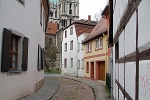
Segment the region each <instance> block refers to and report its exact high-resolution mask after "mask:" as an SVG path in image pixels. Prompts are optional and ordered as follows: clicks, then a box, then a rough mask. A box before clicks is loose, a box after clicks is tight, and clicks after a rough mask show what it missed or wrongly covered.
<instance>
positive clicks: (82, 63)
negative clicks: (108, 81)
mask: <svg viewBox="0 0 150 100" xmlns="http://www.w3.org/2000/svg"><path fill="white" fill-rule="evenodd" d="M83 68H84V60H83V59H82V69H83Z"/></svg>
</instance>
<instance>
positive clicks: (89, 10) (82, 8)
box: [79, 0, 107, 20]
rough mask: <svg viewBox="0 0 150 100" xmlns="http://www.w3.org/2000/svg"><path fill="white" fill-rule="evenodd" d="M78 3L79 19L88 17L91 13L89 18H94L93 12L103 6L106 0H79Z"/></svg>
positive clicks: (101, 8) (98, 10)
mask: <svg viewBox="0 0 150 100" xmlns="http://www.w3.org/2000/svg"><path fill="white" fill-rule="evenodd" d="M79 3H80V4H79V16H80V19H88V15H91V20H94V14H95V13H97V12H100V10H103V9H104V8H105V6H106V4H107V0H79Z"/></svg>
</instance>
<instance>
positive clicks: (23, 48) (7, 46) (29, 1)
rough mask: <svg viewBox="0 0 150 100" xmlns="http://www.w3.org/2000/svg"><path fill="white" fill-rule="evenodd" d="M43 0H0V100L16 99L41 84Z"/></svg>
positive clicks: (46, 8)
mask: <svg viewBox="0 0 150 100" xmlns="http://www.w3.org/2000/svg"><path fill="white" fill-rule="evenodd" d="M48 13H49V4H48V1H47V0H0V100H17V99H19V98H21V97H24V96H26V95H30V94H32V93H34V92H35V91H36V90H37V89H39V88H40V87H41V86H42V84H43V82H44V74H43V73H44V71H43V68H44V46H45V42H44V41H45V28H46V26H47V21H48Z"/></svg>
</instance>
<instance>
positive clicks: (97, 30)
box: [83, 18, 107, 43]
mask: <svg viewBox="0 0 150 100" xmlns="http://www.w3.org/2000/svg"><path fill="white" fill-rule="evenodd" d="M106 31H107V19H105V18H101V19H100V21H99V22H98V23H97V25H96V26H95V27H94V28H93V30H92V31H91V33H90V35H89V36H88V37H87V38H86V39H85V40H84V41H83V43H87V42H88V41H90V40H92V39H93V38H96V37H97V36H99V35H101V34H103V33H105V32H106Z"/></svg>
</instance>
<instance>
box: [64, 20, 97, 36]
mask: <svg viewBox="0 0 150 100" xmlns="http://www.w3.org/2000/svg"><path fill="white" fill-rule="evenodd" d="M73 24H74V25H75V30H76V35H77V37H78V36H80V35H81V34H83V33H90V32H91V31H92V29H93V28H94V27H95V25H96V24H97V22H96V21H88V20H84V19H81V20H78V21H75V22H73V23H72V24H70V25H69V26H68V27H70V26H71V25H73ZM68 27H66V28H64V30H65V29H67V28H68Z"/></svg>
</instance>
